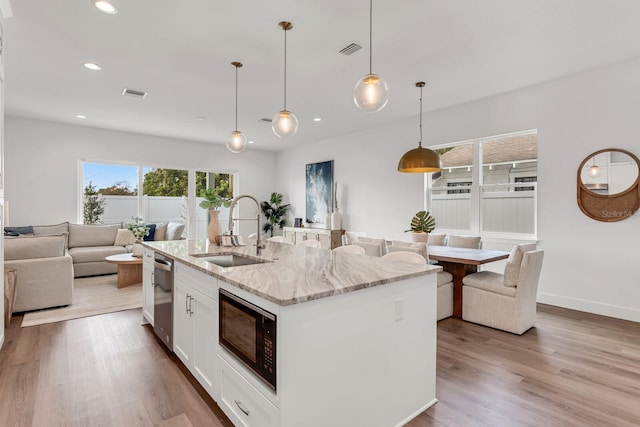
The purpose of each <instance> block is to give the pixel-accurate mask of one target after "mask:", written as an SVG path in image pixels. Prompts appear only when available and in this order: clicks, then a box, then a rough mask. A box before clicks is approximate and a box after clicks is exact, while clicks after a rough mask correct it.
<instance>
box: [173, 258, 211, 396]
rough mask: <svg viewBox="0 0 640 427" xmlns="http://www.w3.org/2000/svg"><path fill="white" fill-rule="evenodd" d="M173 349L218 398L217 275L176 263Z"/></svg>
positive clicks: (202, 383)
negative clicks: (213, 275) (210, 274)
mask: <svg viewBox="0 0 640 427" xmlns="http://www.w3.org/2000/svg"><path fill="white" fill-rule="evenodd" d="M174 269H175V271H174V279H173V352H174V353H175V354H176V355H177V356H178V358H179V359H180V360H182V363H184V365H185V366H186V367H187V368H188V369H189V371H190V372H191V373H192V374H193V376H194V377H195V378H196V379H197V380H198V382H199V383H200V384H201V385H202V387H204V389H205V390H206V391H207V393H209V395H210V396H211V397H213V399H214V400H216V399H217V388H218V387H217V385H218V384H217V381H216V377H217V359H218V301H217V299H218V286H217V280H216V279H215V278H214V277H211V276H208V275H206V274H204V273H201V272H199V271H197V270H194V269H192V268H189V267H187V266H185V265H184V264H180V263H174Z"/></svg>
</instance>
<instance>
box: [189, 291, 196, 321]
mask: <svg viewBox="0 0 640 427" xmlns="http://www.w3.org/2000/svg"><path fill="white" fill-rule="evenodd" d="M194 299H195V298H193V297H191V296H190V297H189V316H191V317H193V307H192V306H191V303H192V302H193V300H194Z"/></svg>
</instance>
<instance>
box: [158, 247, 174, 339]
mask: <svg viewBox="0 0 640 427" xmlns="http://www.w3.org/2000/svg"><path fill="white" fill-rule="evenodd" d="M153 330H154V332H155V333H156V335H157V336H158V338H160V341H162V342H163V343H164V344H165V345H166V346H167V347H168V348H169V350H171V351H173V342H172V341H173V260H172V259H171V258H167V257H165V256H163V255H160V254H158V253H156V254H155V259H154V263H153Z"/></svg>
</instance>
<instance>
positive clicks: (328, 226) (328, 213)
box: [324, 211, 331, 230]
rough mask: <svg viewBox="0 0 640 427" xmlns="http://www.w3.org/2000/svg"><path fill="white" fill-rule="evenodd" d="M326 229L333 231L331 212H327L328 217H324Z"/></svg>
mask: <svg viewBox="0 0 640 427" xmlns="http://www.w3.org/2000/svg"><path fill="white" fill-rule="evenodd" d="M324 228H326V229H327V230H330V229H331V212H329V211H327V215H326V216H325V217H324Z"/></svg>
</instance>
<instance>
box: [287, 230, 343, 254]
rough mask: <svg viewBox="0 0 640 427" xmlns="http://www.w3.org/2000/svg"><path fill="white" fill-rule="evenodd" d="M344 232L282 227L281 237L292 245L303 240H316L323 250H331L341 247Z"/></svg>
mask: <svg viewBox="0 0 640 427" xmlns="http://www.w3.org/2000/svg"><path fill="white" fill-rule="evenodd" d="M343 234H344V230H328V229H326V228H311V227H283V228H282V235H283V237H284V238H285V239H286V240H287V241H290V242H291V243H293V244H297V243H300V242H301V241H303V240H310V239H313V240H318V241H319V242H320V245H322V247H323V248H325V249H333V248H337V247H338V246H342V235H343Z"/></svg>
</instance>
